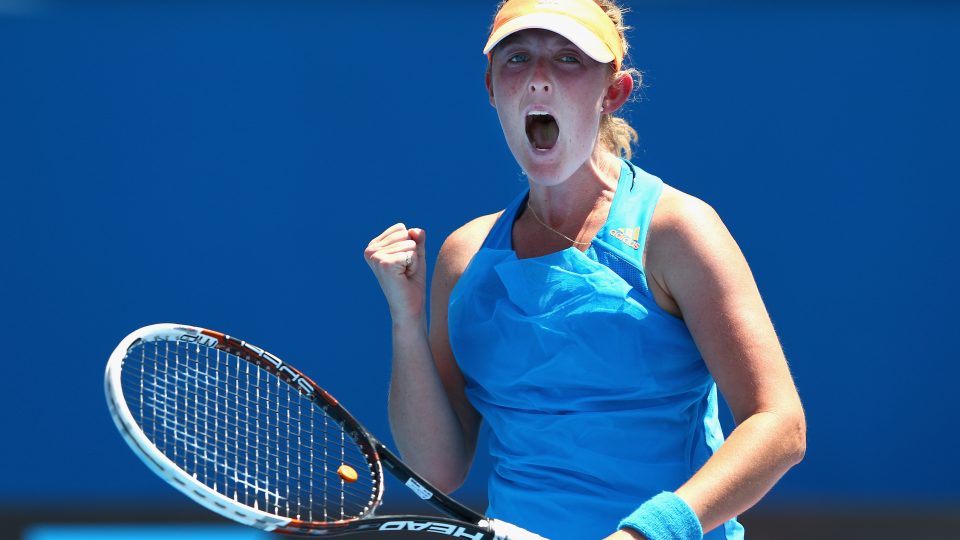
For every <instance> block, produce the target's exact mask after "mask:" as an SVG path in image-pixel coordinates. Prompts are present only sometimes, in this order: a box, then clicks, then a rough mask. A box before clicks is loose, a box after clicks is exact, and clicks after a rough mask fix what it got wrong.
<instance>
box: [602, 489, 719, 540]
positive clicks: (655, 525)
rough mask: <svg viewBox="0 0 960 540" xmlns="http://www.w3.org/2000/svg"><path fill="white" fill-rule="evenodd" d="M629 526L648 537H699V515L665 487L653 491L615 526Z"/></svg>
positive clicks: (691, 539) (681, 539) (678, 539)
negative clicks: (652, 496) (658, 492)
mask: <svg viewBox="0 0 960 540" xmlns="http://www.w3.org/2000/svg"><path fill="white" fill-rule="evenodd" d="M624 527H630V528H631V529H636V530H637V531H640V532H641V533H642V534H643V535H644V536H646V537H647V539H648V540H702V539H703V527H701V526H700V518H698V517H697V514H696V513H695V512H694V511H693V509H692V508H690V506H689V505H688V504H687V503H686V502H684V500H683V499H681V498H680V497H677V496H676V494H674V493H671V492H669V491H664V492H663V493H661V494H659V495H657V496H656V497H654V498H652V499H650V500H649V501H647V502H645V503H643V504H642V505H640V508H637V509H636V510H634V511H633V513H632V514H630V515H629V516H627V517H625V518H623V521H621V522H620V525H619V526H617V528H618V529H622V528H624Z"/></svg>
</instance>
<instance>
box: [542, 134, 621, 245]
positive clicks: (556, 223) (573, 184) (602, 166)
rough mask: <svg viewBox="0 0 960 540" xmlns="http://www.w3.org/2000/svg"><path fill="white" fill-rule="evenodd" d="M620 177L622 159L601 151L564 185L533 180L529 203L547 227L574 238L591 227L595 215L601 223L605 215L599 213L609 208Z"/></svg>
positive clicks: (593, 155) (563, 183) (564, 182)
mask: <svg viewBox="0 0 960 540" xmlns="http://www.w3.org/2000/svg"><path fill="white" fill-rule="evenodd" d="M619 178H620V159H619V158H617V157H616V156H615V155H614V154H612V153H610V152H607V151H602V150H599V149H598V150H595V151H594V152H593V154H592V155H591V156H590V159H588V160H587V161H586V162H584V164H583V165H582V166H581V167H580V168H579V169H577V170H576V171H575V172H574V174H573V175H571V176H570V178H568V179H566V180H564V181H563V182H560V183H558V184H556V185H553V186H543V185H540V184H537V183H536V182H533V181H531V182H530V199H529V202H530V205H531V206H532V207H533V208H534V211H535V212H536V213H537V216H539V218H540V219H541V220H543V221H544V222H545V223H546V224H547V226H549V227H552V228H554V229H557V230H559V231H563V232H565V233H567V234H569V233H570V232H573V233H574V234H571V235H570V236H574V235H575V234H576V233H579V232H580V231H581V230H582V229H584V228H590V225H591V223H590V222H591V221H595V220H596V219H597V217H596V214H599V215H600V218H599V219H601V220H602V219H603V218H604V217H605V216H606V213H605V212H600V211H599V210H602V209H605V208H608V207H609V205H610V201H611V200H612V199H613V194H614V192H615V191H616V187H617V180H618V179H619ZM601 225H602V223H601ZM574 237H575V236H574Z"/></svg>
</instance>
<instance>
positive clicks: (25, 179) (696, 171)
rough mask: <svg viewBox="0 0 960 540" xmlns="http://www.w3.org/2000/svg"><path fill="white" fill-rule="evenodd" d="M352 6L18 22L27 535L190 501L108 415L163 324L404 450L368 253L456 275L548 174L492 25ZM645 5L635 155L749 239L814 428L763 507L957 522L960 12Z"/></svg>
mask: <svg viewBox="0 0 960 540" xmlns="http://www.w3.org/2000/svg"><path fill="white" fill-rule="evenodd" d="M346 4H349V3H344V2H338V3H326V2H307V1H303V2H281V3H271V2H267V1H265V0H264V1H248V2H240V3H231V4H230V5H229V6H228V5H226V3H219V2H200V3H196V2H174V3H164V2H75V3H70V4H58V3H50V2H27V1H23V0H21V1H10V0H6V1H3V2H0V185H2V192H0V239H2V251H0V291H2V296H0V306H2V311H0V332H2V343H3V353H2V356H3V360H4V362H5V364H6V370H5V376H4V377H3V378H2V379H0V400H2V402H0V405H2V407H0V410H2V411H3V413H2V414H3V425H4V433H5V435H4V436H3V439H4V442H3V444H2V445H0V478H2V479H3V480H2V482H0V503H2V504H3V505H4V506H5V507H6V508H7V509H8V511H9V510H10V509H16V508H18V507H23V506H27V507H31V506H32V507H37V508H40V507H45V508H49V507H51V505H53V506H54V507H56V505H63V504H65V503H66V502H67V501H73V502H72V503H71V504H74V505H75V504H76V501H77V500H82V501H84V502H85V503H89V504H105V503H126V504H130V503H131V501H136V502H138V503H144V504H145V503H147V502H150V501H180V500H181V496H180V495H179V494H176V493H175V492H173V490H170V489H168V488H166V487H165V486H163V484H162V482H161V481H159V480H157V479H155V478H153V477H152V475H151V473H149V472H148V471H147V469H146V468H145V467H144V466H143V465H141V464H140V463H139V461H137V460H136V458H135V457H133V455H132V454H131V453H130V452H129V450H128V449H127V448H126V446H125V444H124V443H123V442H122V440H121V439H120V437H119V435H118V434H117V433H116V431H115V429H114V428H113V425H112V423H111V421H110V419H109V417H108V414H107V411H106V407H105V404H104V399H103V395H102V394H103V392H102V370H103V366H104V364H105V362H106V359H107V356H108V355H109V353H110V352H111V350H112V349H113V347H114V345H115V344H116V342H117V341H119V340H120V339H121V338H122V337H123V336H124V335H125V334H126V333H128V332H129V331H131V330H133V329H135V328H137V327H139V326H142V325H145V324H149V323H153V322H164V321H171V322H184V323H190V324H197V325H202V326H207V327H210V328H215V329H219V330H223V331H226V332H228V333H231V334H234V335H238V336H241V337H243V338H245V339H248V340H249V341H251V342H253V343H256V344H259V345H261V346H263V347H265V348H267V349H270V350H272V351H273V352H275V353H277V354H278V355H280V356H281V357H283V358H285V359H287V360H288V361H291V362H292V363H293V364H294V365H297V366H299V367H301V369H303V370H304V371H306V372H307V373H309V374H312V375H314V377H315V378H316V379H317V380H318V382H319V383H320V384H321V385H323V386H325V387H327V388H328V389H329V390H330V391H331V392H332V393H333V394H334V395H336V396H338V397H339V398H340V399H341V400H342V401H344V402H345V403H346V404H348V406H349V407H350V408H351V409H352V410H353V411H354V413H355V414H356V415H357V416H358V417H359V418H360V419H361V420H362V421H363V422H364V423H366V424H367V425H368V427H370V428H371V430H372V431H374V432H375V433H378V434H380V435H381V436H383V437H384V438H387V439H388V434H389V428H388V424H387V421H386V410H385V404H386V387H387V380H388V376H389V355H390V351H389V330H390V328H389V317H388V313H387V310H386V305H385V302H384V301H383V300H382V297H381V295H380V291H379V288H378V286H377V284H376V282H375V280H374V278H373V276H372V274H370V272H369V271H368V269H367V268H366V264H365V263H364V261H363V258H362V250H363V248H364V247H365V245H366V243H367V242H368V240H369V239H370V238H371V237H372V236H374V235H375V234H377V233H378V232H379V231H381V230H382V229H383V228H385V227H387V226H389V225H391V224H392V223H394V222H396V221H404V222H405V223H407V224H408V225H410V226H417V227H422V228H424V229H426V230H427V231H428V235H429V239H428V252H429V258H430V260H431V261H432V260H433V259H434V258H435V255H436V252H437V250H438V248H439V245H440V243H441V241H442V239H443V238H444V237H445V236H446V235H447V234H448V233H449V232H451V231H452V230H453V229H454V228H456V227H457V226H459V225H460V224H462V223H463V222H465V221H466V220H468V219H469V218H471V217H474V216H476V215H479V214H481V213H488V212H492V211H496V210H498V209H499V208H501V207H502V206H503V205H504V204H505V203H506V202H507V201H508V200H509V199H510V198H511V197H512V196H513V195H514V194H515V193H516V192H517V190H519V189H520V188H521V186H522V178H521V177H520V175H519V170H518V167H517V165H516V164H515V162H514V161H513V159H512V156H511V155H510V153H509V151H508V149H507V147H506V144H505V143H504V141H503V138H502V134H501V131H500V127H499V124H498V122H497V118H496V115H495V111H494V110H493V109H492V108H491V107H490V106H489V105H488V104H487V101H486V96H485V91H484V88H483V84H482V80H483V71H484V68H485V58H484V57H483V56H482V55H481V54H480V49H481V47H482V44H483V42H484V39H485V32H486V29H487V27H488V25H489V22H490V17H491V15H492V9H493V6H492V3H491V2H479V1H472V2H463V3H453V2H446V3H443V5H442V7H440V6H441V4H440V3H432V2H426V1H422V2H402V3H400V2H387V1H379V0H378V1H371V2H365V3H363V4H362V5H359V4H358V5H357V7H348V6H347V5H346ZM632 7H633V12H632V13H631V14H629V15H628V22H629V23H630V24H631V25H632V26H633V27H634V30H633V31H632V32H631V41H632V47H633V48H632V61H633V64H634V65H635V66H637V67H638V68H640V69H641V70H643V71H644V73H645V80H646V85H645V88H644V89H643V91H642V92H641V93H640V94H639V99H638V100H637V101H635V102H634V103H632V104H630V106H629V108H628V110H627V113H628V117H629V118H630V120H631V121H632V123H633V125H634V126H635V127H636V128H637V130H638V131H639V133H640V137H641V140H640V144H639V147H638V149H637V151H636V153H635V156H634V162H635V163H637V164H638V165H639V166H641V167H642V168H644V169H646V170H648V171H650V172H652V173H654V174H657V175H659V176H661V177H662V178H664V179H665V180H666V181H667V182H668V183H671V184H672V185H674V186H676V187H678V188H679V189H682V190H684V191H687V192H689V193H692V194H694V195H696V196H698V197H701V198H703V199H705V200H706V201H708V202H710V203H711V204H712V205H714V207H715V208H717V210H718V211H719V213H720V215H721V216H722V217H723V218H724V219H725V221H726V223H727V225H728V226H729V228H730V229H731V231H732V232H733V234H734V236H735V237H736V238H737V239H738V241H739V242H740V244H741V247H742V248H743V250H744V252H745V253H746V255H747V257H748V259H749V261H750V262H751V265H752V268H753V270H754V273H755V275H756V277H757V280H758V283H759V285H760V288H761V291H762V292H763V294H764V298H765V300H766V302H767V306H768V308H769V310H770V312H771V315H772V317H773V319H774V321H775V323H776V325H777V328H778V331H779V333H780V336H781V339H782V342H783V345H784V347H785V349H786V352H787V355H788V357H789V359H790V361H791V364H792V368H793V371H794V374H795V377H796V381H797V383H798V385H799V387H800V391H801V395H802V397H803V399H804V402H805V405H806V408H807V414H808V422H809V451H808V454H807V457H806V460H805V461H804V462H803V463H802V464H801V465H800V466H798V467H797V468H795V469H794V470H793V471H792V472H790V473H789V474H788V475H787V476H786V477H785V478H784V479H783V481H781V482H780V484H779V485H778V486H777V487H776V488H775V490H774V491H773V492H772V493H771V495H770V496H769V497H768V499H767V500H766V503H765V504H768V505H777V504H780V505H783V506H799V505H807V506H810V505H836V504H847V505H870V504H876V505H891V504H893V505H896V504H901V503H909V504H917V505H921V504H927V503H939V504H947V505H951V504H952V505H955V504H957V503H960V487H958V486H960V473H958V470H960V469H958V467H957V465H956V460H955V456H956V447H957V443H958V442H960V440H958V429H957V428H958V423H957V420H956V415H955V405H956V402H957V400H956V397H955V396H956V395H957V391H956V385H957V380H958V375H960V362H958V360H960V358H958V354H957V352H956V350H955V349H954V348H953V342H954V341H955V340H956V336H957V323H958V317H957V315H956V311H955V309H954V304H955V303H956V301H957V300H958V288H957V281H956V274H955V272H956V268H957V264H958V254H957V251H958V250H957V240H956V238H955V236H956V234H957V232H958V230H960V229H958V224H960V221H958V218H957V217H956V213H955V212H954V210H953V207H954V206H955V200H956V198H957V195H958V187H957V185H958V180H960V178H958V174H957V170H958V165H960V158H958V152H957V149H956V146H957V142H958V136H957V126H958V122H960V114H958V113H960V111H958V104H957V103H958V101H957V95H958V90H960V88H958V82H960V78H958V70H957V63H956V59H957V55H958V52H960V37H958V36H960V31H958V29H960V8H958V6H957V5H955V4H940V3H934V2H928V3H911V2H885V3H884V2H879V3H873V4H870V5H867V4H866V3H853V2H847V3H834V2H822V3H820V2H815V3H803V2H786V3H775V4H774V5H768V4H767V3H762V2H634V3H632ZM485 466H486V462H485V460H482V459H481V461H480V463H479V469H478V473H477V474H475V475H474V476H473V477H472V478H471V480H470V482H469V484H468V485H467V487H466V488H464V490H463V492H462V493H461V495H462V496H464V497H465V498H467V499H468V500H475V501H477V500H481V499H482V497H483V489H484V485H483V484H484V483H483V481H482V471H483V467H485ZM397 495H399V490H394V491H393V492H392V494H391V495H389V496H388V497H395V496H397ZM394 500H396V499H394Z"/></svg>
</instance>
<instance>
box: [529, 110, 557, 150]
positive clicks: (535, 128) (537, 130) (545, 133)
mask: <svg viewBox="0 0 960 540" xmlns="http://www.w3.org/2000/svg"><path fill="white" fill-rule="evenodd" d="M559 136H560V126H559V125H558V124H557V120H556V119H555V118H554V117H553V115H551V114H549V113H547V112H544V111H530V113H528V114H527V139H528V140H529V141H530V144H531V145H533V147H534V148H536V149H537V150H550V149H551V148H553V147H554V146H555V145H556V144H557V137H559Z"/></svg>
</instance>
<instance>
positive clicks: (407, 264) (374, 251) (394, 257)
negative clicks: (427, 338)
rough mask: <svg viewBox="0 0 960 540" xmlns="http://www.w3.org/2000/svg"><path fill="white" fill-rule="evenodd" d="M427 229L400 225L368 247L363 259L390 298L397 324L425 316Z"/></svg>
mask: <svg viewBox="0 0 960 540" xmlns="http://www.w3.org/2000/svg"><path fill="white" fill-rule="evenodd" d="M426 239H427V233H426V232H425V231H424V230H423V229H408V228H407V227H406V225H404V224H403V223H397V224H396V225H394V226H392V227H390V228H389V229H387V230H385V231H383V233H381V234H380V235H379V236H377V237H376V238H374V239H373V240H371V241H370V243H369V244H367V249H365V250H364V251H363V257H364V258H365V259H366V260H367V264H369V265H370V269H371V270H373V274H374V275H375V276H376V277H377V281H378V282H379V283H380V288H381V289H383V294H384V296H386V297H387V304H388V305H389V306H390V316H391V317H392V318H393V321H394V323H409V322H417V321H419V320H420V319H421V318H422V317H424V316H425V313H424V306H425V305H426V294H427V286H426V282H427V277H426V276H427V268H426V259H425V256H424V253H425V247H424V246H425V244H426Z"/></svg>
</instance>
